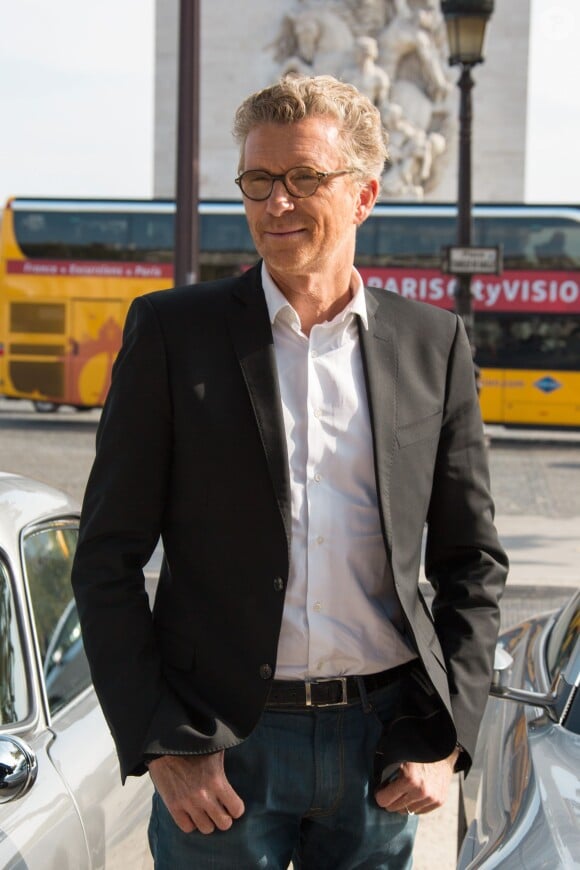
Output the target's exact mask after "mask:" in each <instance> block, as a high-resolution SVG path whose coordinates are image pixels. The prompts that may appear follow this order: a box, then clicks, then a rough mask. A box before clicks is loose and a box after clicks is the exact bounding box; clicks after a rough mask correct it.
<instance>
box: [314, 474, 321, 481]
mask: <svg viewBox="0 0 580 870" xmlns="http://www.w3.org/2000/svg"><path fill="white" fill-rule="evenodd" d="M314 480H315V481H316V483H320V481H321V480H322V475H321V474H318V472H317V473H316V474H315V475H314Z"/></svg>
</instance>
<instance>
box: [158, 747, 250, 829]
mask: <svg viewBox="0 0 580 870" xmlns="http://www.w3.org/2000/svg"><path fill="white" fill-rule="evenodd" d="M149 774H150V776H151V779H152V780H153V784H154V785H155V788H156V789H157V791H158V792H159V794H160V795H161V798H162V800H163V803H164V804H165V806H166V807H167V809H168V810H169V812H170V813H171V816H172V818H173V820H174V822H175V824H176V825H177V826H178V827H179V828H181V830H182V831H183V832H184V833H186V834H189V833H190V832H191V831H195V830H198V831H200V832H201V833H202V834H211V833H212V832H213V831H214V830H215V829H216V828H219V830H220V831H227V830H228V828H231V826H232V824H233V821H234V819H239V818H240V816H241V815H243V812H244V803H243V801H242V800H241V798H240V797H239V796H238V795H237V794H236V792H235V791H234V789H233V788H232V787H231V785H230V784H229V782H228V781H227V779H226V775H225V772H224V753H223V752H215V753H212V754H211V755H163V756H161V758H155V759H153V760H152V761H150V762H149Z"/></svg>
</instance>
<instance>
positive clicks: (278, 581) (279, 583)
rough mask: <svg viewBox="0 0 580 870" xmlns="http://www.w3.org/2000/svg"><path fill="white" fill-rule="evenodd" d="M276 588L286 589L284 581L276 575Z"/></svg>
mask: <svg viewBox="0 0 580 870" xmlns="http://www.w3.org/2000/svg"><path fill="white" fill-rule="evenodd" d="M274 589H275V590H276V592H282V590H283V589H284V581H283V580H282V578H281V577H276V578H275V579H274Z"/></svg>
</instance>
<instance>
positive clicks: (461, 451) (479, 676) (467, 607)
mask: <svg viewBox="0 0 580 870" xmlns="http://www.w3.org/2000/svg"><path fill="white" fill-rule="evenodd" d="M493 520H494V505H493V501H492V497H491V493H490V480H489V472H488V463H487V448H486V446H485V442H484V432H483V425H482V420H481V413H480V408H479V402H478V398H477V392H476V389H475V377H474V369H473V360H472V354H471V349H470V346H469V342H468V339H467V335H466V333H465V329H464V326H463V322H462V321H461V319H460V318H457V323H456V332H455V338H454V341H453V344H452V348H451V353H450V357H449V365H448V370H447V382H446V396H445V408H444V415H443V421H442V428H441V435H440V440H439V446H438V451H437V459H436V465H435V473H434V478H433V487H432V493H431V499H430V505H429V511H428V521H427V541H426V551H425V574H426V577H427V579H428V580H429V581H430V583H431V584H432V586H433V587H434V590H435V596H434V600H433V606H432V613H433V618H434V621H435V629H436V633H437V637H438V639H439V642H440V644H441V647H442V650H443V654H444V657H445V662H446V666H447V671H448V681H449V691H450V697H451V705H452V711H453V717H454V722H455V725H456V729H457V739H458V741H459V743H460V744H461V745H462V746H463V747H464V748H465V750H466V751H467V753H468V754H469V755H470V756H473V752H474V750H475V743H476V740H477V732H478V729H479V724H480V721H481V717H482V715H483V710H484V707H485V704H486V700H487V696H488V691H489V686H490V683H491V675H492V668H493V656H494V649H495V643H496V640H497V634H498V630H499V620H500V613H499V600H500V598H501V595H502V592H503V589H504V584H505V580H506V576H507V568H508V560H507V556H506V554H505V552H504V550H503V549H502V547H501V545H500V542H499V540H498V535H497V532H496V529H495V526H494V522H493Z"/></svg>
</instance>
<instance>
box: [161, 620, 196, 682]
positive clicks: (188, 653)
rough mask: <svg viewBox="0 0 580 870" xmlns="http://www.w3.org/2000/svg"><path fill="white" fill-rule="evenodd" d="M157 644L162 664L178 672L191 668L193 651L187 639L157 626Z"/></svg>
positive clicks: (193, 656)
mask: <svg viewBox="0 0 580 870" xmlns="http://www.w3.org/2000/svg"><path fill="white" fill-rule="evenodd" d="M157 642H158V644H159V650H160V652H161V658H162V659H163V663H164V664H166V665H169V666H170V667H172V668H177V669H178V670H180V671H188V670H190V669H191V668H192V666H193V662H194V659H195V649H194V647H193V644H192V643H191V641H190V640H189V639H188V638H185V637H182V636H181V635H179V634H176V633H175V632H174V631H172V630H171V629H168V628H162V627H161V626H157Z"/></svg>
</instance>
